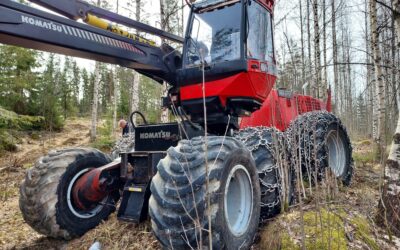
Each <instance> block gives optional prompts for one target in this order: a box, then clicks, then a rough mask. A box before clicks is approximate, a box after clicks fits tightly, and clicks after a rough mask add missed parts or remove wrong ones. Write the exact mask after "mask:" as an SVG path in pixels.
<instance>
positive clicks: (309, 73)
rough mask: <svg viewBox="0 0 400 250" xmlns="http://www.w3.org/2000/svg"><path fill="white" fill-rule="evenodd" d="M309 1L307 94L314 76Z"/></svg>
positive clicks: (308, 6)
mask: <svg viewBox="0 0 400 250" xmlns="http://www.w3.org/2000/svg"><path fill="white" fill-rule="evenodd" d="M310 1H311V0H307V47H308V62H309V63H308V64H309V69H308V70H309V72H308V89H307V91H306V93H307V94H309V95H310V94H311V92H312V91H311V90H310V89H311V88H312V86H314V82H313V80H314V76H313V66H312V58H311V21H310Z"/></svg>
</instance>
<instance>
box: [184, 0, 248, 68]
mask: <svg viewBox="0 0 400 250" xmlns="http://www.w3.org/2000/svg"><path fill="white" fill-rule="evenodd" d="M240 17H241V4H240V3H236V4H233V5H230V6H226V7H224V8H222V9H216V10H213V11H209V12H204V13H199V14H194V17H193V24H192V31H191V33H190V38H189V39H188V42H187V46H188V47H187V48H188V49H187V53H186V60H185V61H186V66H187V67H193V66H197V65H199V64H200V63H201V61H202V60H204V61H206V63H217V62H223V61H232V60H236V59H239V58H240V24H241V20H240V19H241V18H240Z"/></svg>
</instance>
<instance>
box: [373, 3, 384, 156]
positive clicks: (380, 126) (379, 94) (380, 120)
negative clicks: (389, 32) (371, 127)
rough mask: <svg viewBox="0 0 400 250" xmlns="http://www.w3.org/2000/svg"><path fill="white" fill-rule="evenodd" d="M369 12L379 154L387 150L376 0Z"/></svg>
mask: <svg viewBox="0 0 400 250" xmlns="http://www.w3.org/2000/svg"><path fill="white" fill-rule="evenodd" d="M369 14H370V26H371V48H372V53H373V61H374V68H375V87H376V89H375V91H376V93H375V95H376V98H377V104H378V105H377V106H378V109H377V112H376V114H374V117H375V120H377V131H376V135H375V141H376V144H377V146H378V150H379V152H378V153H379V156H381V155H382V154H384V152H385V147H386V145H385V139H384V135H385V112H386V111H385V83H384V78H383V77H384V76H383V70H382V68H381V63H382V54H381V50H380V47H379V31H378V23H377V22H378V19H377V8H376V2H375V0H370V1H369Z"/></svg>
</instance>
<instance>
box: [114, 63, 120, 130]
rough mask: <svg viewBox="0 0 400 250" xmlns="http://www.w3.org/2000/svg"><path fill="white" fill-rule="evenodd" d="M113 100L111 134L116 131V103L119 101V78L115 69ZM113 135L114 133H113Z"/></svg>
mask: <svg viewBox="0 0 400 250" xmlns="http://www.w3.org/2000/svg"><path fill="white" fill-rule="evenodd" d="M113 80H114V99H113V105H114V107H113V132H115V130H116V129H117V113H118V103H119V99H120V96H119V94H120V88H119V78H118V76H117V67H115V70H114V79H113ZM114 134H115V133H114Z"/></svg>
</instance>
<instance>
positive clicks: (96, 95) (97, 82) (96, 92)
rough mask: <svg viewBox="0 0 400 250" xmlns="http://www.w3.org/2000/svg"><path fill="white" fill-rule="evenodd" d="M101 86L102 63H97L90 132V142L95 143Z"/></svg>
mask: <svg viewBox="0 0 400 250" xmlns="http://www.w3.org/2000/svg"><path fill="white" fill-rule="evenodd" d="M99 86H100V63H99V62H96V65H95V69H94V84H93V102H92V126H91V130H90V140H91V141H95V140H96V135H97V131H96V130H97V109H98V105H99Z"/></svg>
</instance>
